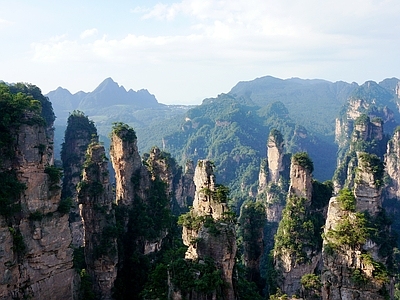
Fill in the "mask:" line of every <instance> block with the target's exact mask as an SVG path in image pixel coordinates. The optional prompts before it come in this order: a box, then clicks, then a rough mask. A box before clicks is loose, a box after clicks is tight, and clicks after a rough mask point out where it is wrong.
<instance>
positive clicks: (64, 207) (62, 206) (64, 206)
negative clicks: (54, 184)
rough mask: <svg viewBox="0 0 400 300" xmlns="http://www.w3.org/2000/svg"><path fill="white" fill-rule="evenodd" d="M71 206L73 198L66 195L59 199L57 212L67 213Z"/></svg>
mask: <svg viewBox="0 0 400 300" xmlns="http://www.w3.org/2000/svg"><path fill="white" fill-rule="evenodd" d="M72 206H73V200H72V198H71V197H67V198H65V199H61V200H60V203H59V204H58V209H57V210H58V212H59V213H61V214H62V215H65V214H68V213H69V211H70V210H71V207H72Z"/></svg>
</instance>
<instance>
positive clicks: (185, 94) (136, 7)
mask: <svg viewBox="0 0 400 300" xmlns="http://www.w3.org/2000/svg"><path fill="white" fill-rule="evenodd" d="M399 16H400V1H399V0H380V1H378V0H363V1H359V0H335V1H331V0H275V1H271V0H245V1H244V0H182V1H173V0H172V1H153V0H135V1H128V0H118V1H111V0H107V1H106V0H93V1H88V0H79V1H75V0H69V1H50V0H35V1H32V0H0V43H1V44H0V64H1V67H0V80H3V81H6V82H27V83H31V84H34V85H36V86H38V87H39V88H40V89H41V90H42V92H43V93H44V94H46V93H48V92H50V91H52V90H55V89H56V88H58V87H60V86H61V87H63V88H66V89H68V90H69V91H70V92H71V93H76V92H78V91H85V92H90V91H93V90H94V89H95V88H96V87H97V86H98V85H99V84H100V83H101V82H102V81H103V80H104V79H106V78H108V77H111V78H112V79H113V80H114V81H116V82H117V83H118V84H119V85H122V86H124V87H125V88H126V89H127V90H129V89H133V90H135V91H136V90H139V89H147V90H148V91H149V92H150V93H151V94H154V95H155V96H156V98H157V100H158V101H159V102H161V103H165V104H200V103H201V101H202V100H203V99H204V98H208V97H216V96H217V95H218V94H221V93H227V92H229V91H230V89H231V88H232V87H233V86H234V85H236V83H238V82H239V81H249V80H253V79H255V78H258V77H262V76H267V75H270V76H274V77H278V78H282V79H286V78H292V77H299V78H303V79H314V78H318V79H325V80H329V81H333V82H334V81H339V80H343V81H346V82H357V83H359V84H362V83H363V82H365V81H367V80H374V81H377V82H379V81H381V80H383V79H385V78H391V77H397V78H400V18H399Z"/></svg>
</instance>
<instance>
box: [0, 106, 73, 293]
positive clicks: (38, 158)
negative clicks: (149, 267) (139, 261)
mask: <svg viewBox="0 0 400 300" xmlns="http://www.w3.org/2000/svg"><path fill="white" fill-rule="evenodd" d="M49 105H50V104H49ZM50 108H51V106H50ZM39 118H40V116H38V115H37V114H36V113H30V112H29V113H26V114H25V115H24V116H21V119H20V120H18V121H19V122H21V123H22V124H20V125H19V126H18V127H15V128H11V129H10V130H11V134H12V136H13V138H14V142H13V144H12V145H8V146H10V147H11V149H13V152H12V157H9V158H7V157H2V161H1V165H0V171H1V172H2V173H3V172H10V171H11V170H14V171H15V172H16V174H17V176H16V179H18V180H19V182H21V183H23V184H24V185H25V187H26V189H25V190H24V191H23V192H22V193H21V195H20V196H18V195H15V197H16V198H15V199H12V200H13V201H14V204H12V205H16V207H18V208H20V209H19V210H18V212H17V213H13V212H10V213H7V214H5V215H2V216H0V241H1V242H0V274H2V275H1V277H0V298H1V299H26V298H29V299H54V300H55V299H72V298H73V278H74V274H75V273H74V270H73V268H72V249H71V248H70V247H69V246H70V244H71V232H70V230H69V226H68V215H66V214H61V213H60V212H58V207H59V204H60V199H61V197H60V196H61V187H60V182H59V180H60V176H59V174H60V173H59V171H58V170H57V169H56V168H55V167H52V166H51V165H52V164H53V148H52V142H53V130H52V125H53V124H52V122H51V123H48V124H47V126H45V125H44V124H43V122H42V121H40V119H39ZM38 120H39V121H38ZM3 134H4V133H3ZM1 150H3V149H1ZM10 174H12V173H10ZM52 175H54V176H52ZM4 188H6V187H4ZM3 200H4V199H3ZM3 212H4V211H3Z"/></svg>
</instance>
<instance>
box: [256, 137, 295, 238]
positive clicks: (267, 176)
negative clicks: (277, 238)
mask: <svg viewBox="0 0 400 300" xmlns="http://www.w3.org/2000/svg"><path fill="white" fill-rule="evenodd" d="M289 172H290V155H288V154H285V153H284V140H283V137H282V134H281V133H280V132H279V131H278V130H276V129H273V130H271V132H270V134H269V137H268V141H267V159H266V160H264V162H263V163H262V164H261V168H260V173H259V178H258V182H259V185H258V195H257V199H258V200H259V201H262V202H263V203H265V204H266V215H267V219H268V222H270V223H274V224H276V226H275V230H273V232H272V236H273V235H274V234H275V232H276V228H277V224H278V223H279V221H280V220H281V218H282V210H283V208H284V206H285V201H286V195H287V192H288V187H289V186H288V183H289Z"/></svg>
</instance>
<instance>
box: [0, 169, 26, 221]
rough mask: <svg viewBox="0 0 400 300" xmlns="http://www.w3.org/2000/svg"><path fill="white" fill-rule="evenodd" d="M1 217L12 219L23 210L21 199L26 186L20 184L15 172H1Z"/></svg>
mask: <svg viewBox="0 0 400 300" xmlns="http://www.w3.org/2000/svg"><path fill="white" fill-rule="evenodd" d="M0 182H1V189H0V215H2V216H3V217H6V218H10V217H11V216H12V215H13V214H15V213H16V212H18V211H20V210H21V204H20V202H19V198H20V196H21V193H22V192H23V191H24V190H25V189H26V185H25V184H23V183H21V182H19V181H18V179H17V175H16V173H15V171H13V170H12V171H3V172H0Z"/></svg>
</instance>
